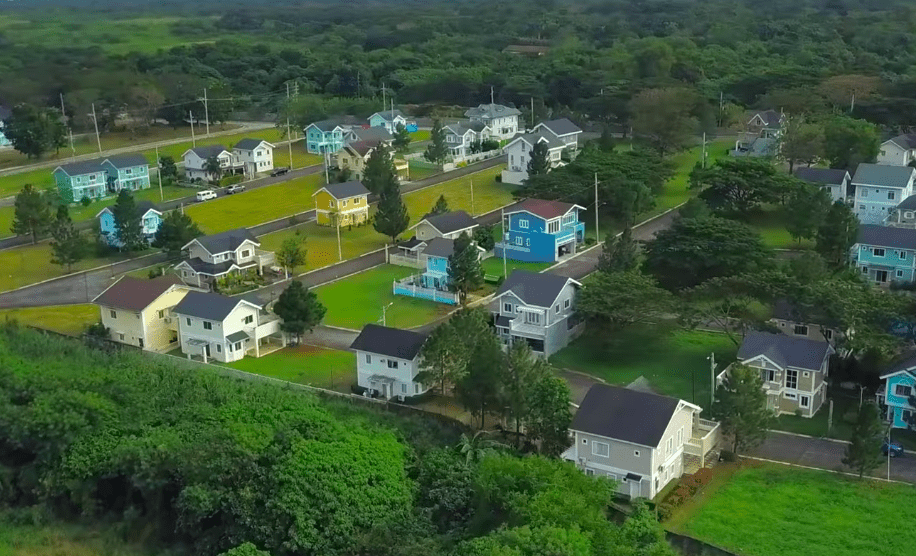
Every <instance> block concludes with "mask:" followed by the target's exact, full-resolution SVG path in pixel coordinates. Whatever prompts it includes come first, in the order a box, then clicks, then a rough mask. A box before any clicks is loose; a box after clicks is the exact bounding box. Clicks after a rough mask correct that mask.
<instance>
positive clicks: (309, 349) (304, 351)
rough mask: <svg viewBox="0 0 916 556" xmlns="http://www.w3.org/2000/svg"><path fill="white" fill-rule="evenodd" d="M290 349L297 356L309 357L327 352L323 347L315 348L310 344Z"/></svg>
mask: <svg viewBox="0 0 916 556" xmlns="http://www.w3.org/2000/svg"><path fill="white" fill-rule="evenodd" d="M289 349H290V350H291V351H292V352H293V353H295V354H297V355H309V354H314V353H321V352H323V351H327V349H326V348H323V347H321V346H313V345H309V344H300V345H298V346H295V347H292V348H289Z"/></svg>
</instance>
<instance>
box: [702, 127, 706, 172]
mask: <svg viewBox="0 0 916 556" xmlns="http://www.w3.org/2000/svg"><path fill="white" fill-rule="evenodd" d="M702 156H703V169H704V170H705V169H706V132H705V131H704V132H703V155H702Z"/></svg>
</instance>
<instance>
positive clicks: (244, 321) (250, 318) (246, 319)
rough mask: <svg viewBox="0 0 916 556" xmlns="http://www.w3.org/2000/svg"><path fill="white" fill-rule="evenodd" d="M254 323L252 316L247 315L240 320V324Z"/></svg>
mask: <svg viewBox="0 0 916 556" xmlns="http://www.w3.org/2000/svg"><path fill="white" fill-rule="evenodd" d="M252 322H254V315H248V316H246V317H245V318H243V319H242V324H251V323H252Z"/></svg>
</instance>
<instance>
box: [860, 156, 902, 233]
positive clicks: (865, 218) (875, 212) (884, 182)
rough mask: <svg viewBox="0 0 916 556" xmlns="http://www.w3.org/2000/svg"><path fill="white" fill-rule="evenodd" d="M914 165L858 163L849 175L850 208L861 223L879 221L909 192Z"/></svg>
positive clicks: (884, 218) (882, 220)
mask: <svg viewBox="0 0 916 556" xmlns="http://www.w3.org/2000/svg"><path fill="white" fill-rule="evenodd" d="M914 178H916V169H913V168H911V167H909V166H887V165H883V164H864V163H863V164H859V166H858V168H856V174H855V175H854V176H853V177H852V185H853V186H854V187H855V207H854V209H853V210H854V211H855V213H856V216H857V217H858V218H859V222H861V223H863V224H881V223H883V222H884V221H885V220H886V219H887V216H888V215H889V214H890V213H892V212H893V211H894V210H895V209H896V208H897V205H899V204H900V202H901V201H903V200H904V199H906V198H907V197H909V196H910V195H912V194H913V180H914Z"/></svg>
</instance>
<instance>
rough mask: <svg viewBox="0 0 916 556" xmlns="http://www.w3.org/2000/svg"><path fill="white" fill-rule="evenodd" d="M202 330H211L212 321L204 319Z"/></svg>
mask: <svg viewBox="0 0 916 556" xmlns="http://www.w3.org/2000/svg"><path fill="white" fill-rule="evenodd" d="M204 330H213V323H212V322H210V321H208V320H205V321H204Z"/></svg>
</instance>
